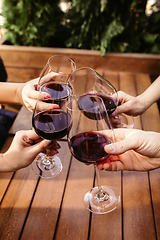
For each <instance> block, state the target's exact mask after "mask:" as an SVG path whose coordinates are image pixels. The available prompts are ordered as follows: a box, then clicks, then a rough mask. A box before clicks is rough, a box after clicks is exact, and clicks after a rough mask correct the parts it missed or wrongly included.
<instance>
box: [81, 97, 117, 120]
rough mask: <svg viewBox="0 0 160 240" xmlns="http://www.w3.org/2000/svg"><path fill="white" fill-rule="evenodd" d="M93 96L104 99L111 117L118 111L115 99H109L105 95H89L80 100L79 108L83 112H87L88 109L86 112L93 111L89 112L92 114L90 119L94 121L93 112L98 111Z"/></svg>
mask: <svg viewBox="0 0 160 240" xmlns="http://www.w3.org/2000/svg"><path fill="white" fill-rule="evenodd" d="M93 95H95V96H98V97H101V98H102V100H103V102H104V105H105V107H106V110H107V113H108V115H111V114H112V113H113V112H114V111H115V110H116V107H117V102H116V101H115V100H114V99H112V98H111V97H109V96H107V95H105V94H102V93H95V94H90V93H88V94H86V95H83V96H82V97H80V98H79V101H78V106H79V108H80V109H81V110H84V111H85V109H86V111H87V109H91V112H89V113H90V115H91V113H92V115H91V116H90V117H89V116H88V117H89V118H92V119H94V114H93V111H95V110H96V108H94V106H96V104H97V103H96V101H93V100H92V99H94V98H92V97H91V96H93ZM89 113H88V114H89Z"/></svg>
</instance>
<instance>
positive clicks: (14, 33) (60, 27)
mask: <svg viewBox="0 0 160 240" xmlns="http://www.w3.org/2000/svg"><path fill="white" fill-rule="evenodd" d="M2 10H3V16H4V17H5V19H6V20H5V23H4V28H5V29H7V31H6V38H7V40H8V41H10V42H11V43H12V44H15V45H26V46H43V47H53V46H54V47H65V45H64V41H65V40H66V38H67V37H68V36H67V31H66V30H67V28H66V27H65V26H64V24H63V21H64V13H63V12H62V11H61V9H60V7H59V0H54V1H52V0H46V1H43V0H36V1H33V0H4V2H3V7H2Z"/></svg>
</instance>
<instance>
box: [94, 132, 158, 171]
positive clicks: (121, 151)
mask: <svg viewBox="0 0 160 240" xmlns="http://www.w3.org/2000/svg"><path fill="white" fill-rule="evenodd" d="M104 133H105V134H107V136H108V134H109V132H108V131H107V130H106V131H104ZM114 133H115V139H116V142H115V143H112V144H109V145H106V146H105V148H104V149H105V151H106V152H107V153H109V154H110V155H111V156H110V157H109V158H108V159H107V160H105V161H104V162H102V163H99V164H98V168H99V169H100V170H102V169H104V170H107V171H121V170H130V171H148V170H153V169H156V168H159V167H160V151H159V149H160V133H157V132H147V131H142V130H138V129H123V128H121V129H115V130H114Z"/></svg>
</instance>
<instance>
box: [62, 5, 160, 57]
mask: <svg viewBox="0 0 160 240" xmlns="http://www.w3.org/2000/svg"><path fill="white" fill-rule="evenodd" d="M146 3H147V0H119V1H113V0H97V1H94V2H93V1H92V0H88V1H86V0H73V1H72V7H71V8H70V9H69V11H68V15H67V17H68V19H69V21H68V27H69V28H70V30H71V37H70V38H69V39H67V41H66V44H67V46H68V47H74V48H84V49H96V50H97V49H100V50H101V54H102V55H104V54H105V53H106V51H107V52H145V53H160V44H159V43H160V41H159V38H160V29H159V27H160V19H159V14H160V11H158V12H156V13H153V14H152V15H151V16H147V15H146V14H145V10H146ZM159 9H160V8H159Z"/></svg>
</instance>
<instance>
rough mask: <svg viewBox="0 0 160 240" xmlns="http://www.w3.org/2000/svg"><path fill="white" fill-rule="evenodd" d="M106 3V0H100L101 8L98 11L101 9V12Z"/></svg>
mask: <svg viewBox="0 0 160 240" xmlns="http://www.w3.org/2000/svg"><path fill="white" fill-rule="evenodd" d="M107 3H108V0H101V2H100V4H101V9H100V11H101V12H103V11H104V9H105V7H106V5H107Z"/></svg>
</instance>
